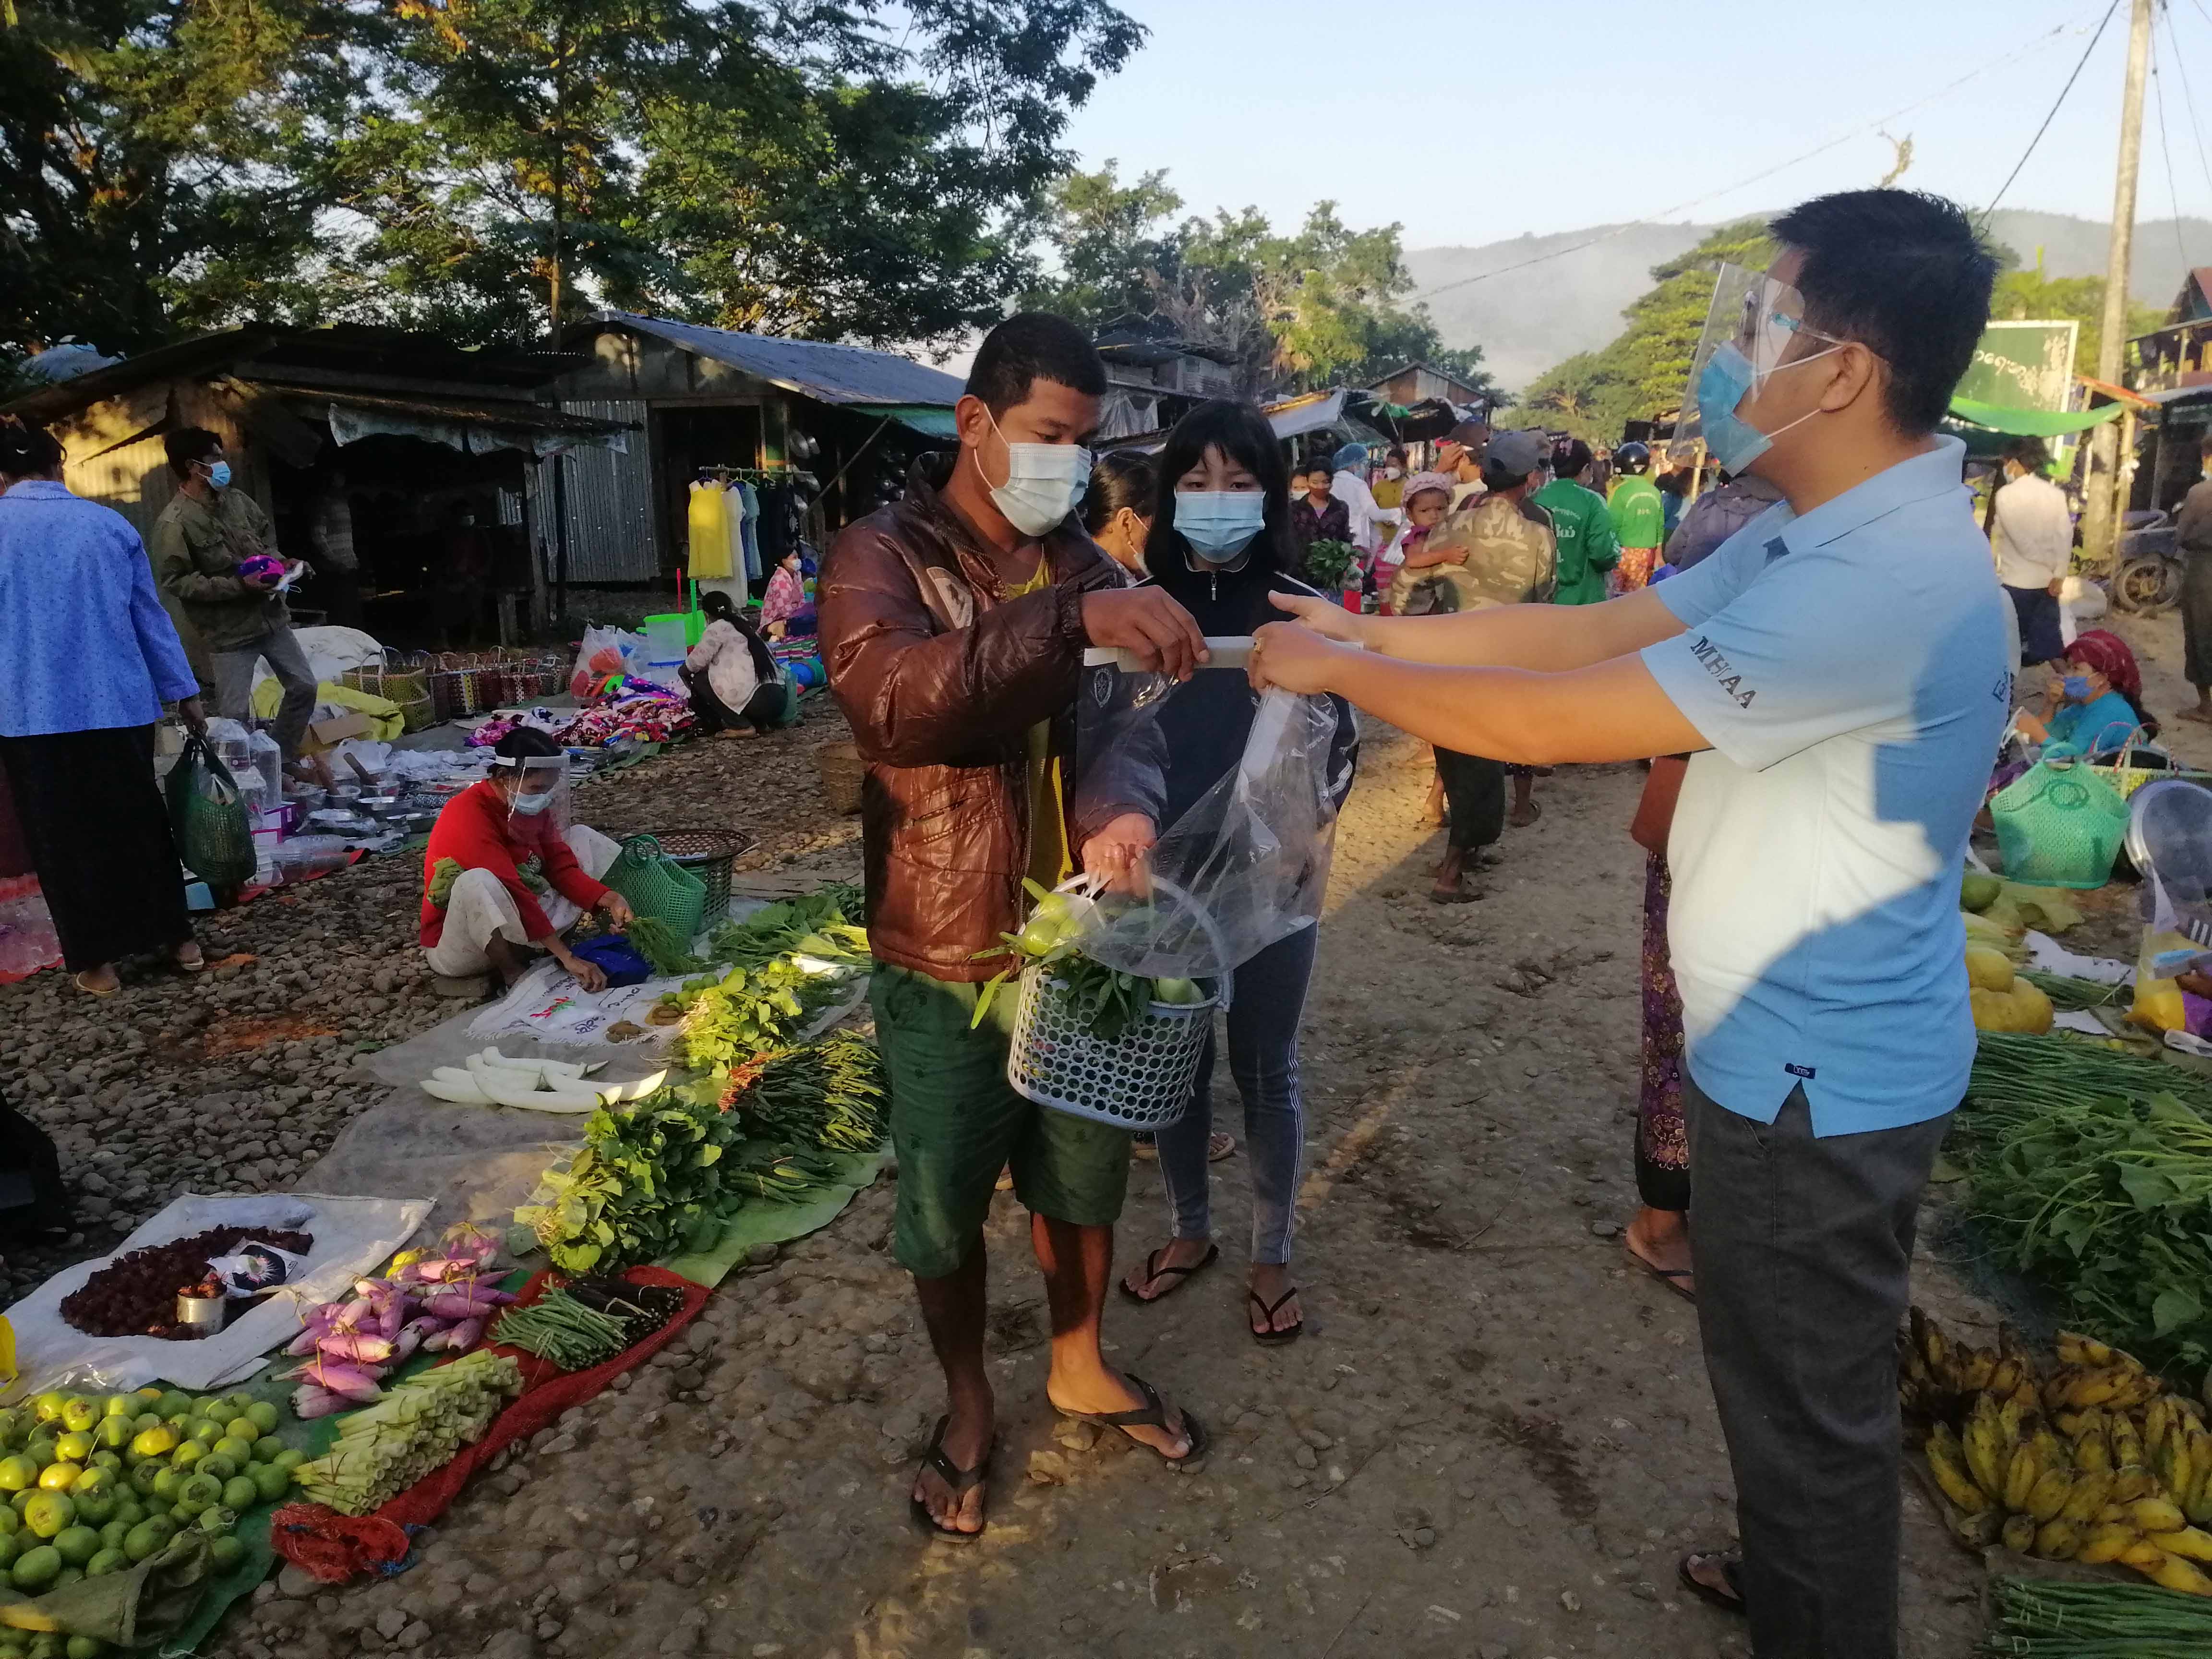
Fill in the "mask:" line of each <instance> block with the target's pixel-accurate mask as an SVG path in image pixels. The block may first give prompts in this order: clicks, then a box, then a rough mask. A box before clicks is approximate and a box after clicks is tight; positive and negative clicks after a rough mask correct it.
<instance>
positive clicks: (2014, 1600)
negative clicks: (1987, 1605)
mask: <svg viewBox="0 0 2212 1659" xmlns="http://www.w3.org/2000/svg"><path fill="white" fill-rule="evenodd" d="M1991 1592H1992V1600H1993V1601H1994V1604H1995V1612H1996V1617H1995V1620H1994V1622H1993V1623H1992V1624H1991V1625H1990V1630H1989V1632H1988V1633H1987V1634H1986V1635H1985V1636H1984V1637H1983V1638H1982V1646H1981V1651H1982V1652H1984V1654H1990V1655H1996V1656H2003V1659H2203V1656H2204V1655H2206V1654H2208V1653H2212V1602H2208V1601H2199V1600H2197V1599H2196V1598H2194V1597H2192V1596H2187V1595H2176V1594H2174V1592H2173V1591H2172V1590H2169V1589H2157V1588H2155V1587H2154V1586H2152V1585H2148V1584H2123V1583H2074V1582H2071V1581H2066V1580H2060V1579H2053V1578H2000V1579H1998V1580H1996V1583H1994V1584H1993V1585H1992V1586H1991Z"/></svg>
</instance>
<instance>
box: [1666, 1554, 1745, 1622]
mask: <svg viewBox="0 0 2212 1659" xmlns="http://www.w3.org/2000/svg"><path fill="white" fill-rule="evenodd" d="M1692 1561H1717V1562H1719V1563H1720V1564H1721V1576H1722V1577H1724V1578H1726V1579H1727V1580H1728V1583H1729V1587H1728V1589H1725V1590H1717V1589H1714V1588H1713V1587H1712V1586H1711V1584H1708V1583H1705V1581H1704V1580H1703V1579H1701V1578H1699V1577H1697V1576H1696V1575H1695V1574H1693V1573H1692V1572H1691V1571H1690V1563H1691V1562H1692ZM1741 1565H1743V1564H1742V1562H1741V1560H1739V1559H1737V1558H1736V1557H1735V1556H1732V1555H1722V1554H1717V1553H1716V1554H1711V1555H1686V1556H1684V1557H1683V1558H1682V1559H1680V1561H1678V1562H1676V1563H1675V1564H1674V1577H1677V1578H1679V1579H1680V1580H1681V1581H1682V1588H1683V1589H1686V1590H1687V1591H1689V1592H1690V1594H1691V1595H1694V1596H1696V1597H1697V1598H1698V1600H1699V1601H1703V1602H1705V1604H1706V1605H1707V1606H1708V1607H1718V1608H1719V1609H1720V1610H1721V1611H1722V1612H1723V1613H1741V1612H1742V1611H1743V1585H1742V1583H1741V1582H1740V1581H1739V1580H1738V1578H1737V1577H1736V1574H1737V1571H1738V1569H1739V1568H1741ZM1730 1592H1733V1594H1731V1593H1730Z"/></svg>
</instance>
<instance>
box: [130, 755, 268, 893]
mask: <svg viewBox="0 0 2212 1659" xmlns="http://www.w3.org/2000/svg"><path fill="white" fill-rule="evenodd" d="M167 789H168V801H169V826H170V828H171V829H173V831H174V832H175V835H176V838H177V856H178V857H179V858H180V859H182V860H184V861H185V865H186V866H188V867H189V868H190V869H191V872H192V873H193V874H194V875H196V876H197V877H198V878H200V879H201V880H202V881H204V882H205V883H207V884H208V885H209V886H210V887H215V888H234V887H243V886H244V885H245V884H246V883H247V882H249V881H251V880H252V878H253V871H254V863H255V860H254V853H253V823H252V818H251V817H250V816H249V815H248V813H247V812H246V797H245V795H244V793H243V792H241V791H240V788H239V787H238V784H237V781H235V780H234V778H232V776H231V775H230V772H229V769H228V768H226V767H225V766H224V765H223V763H222V762H221V761H220V760H218V759H216V753H215V750H214V749H213V748H212V747H211V746H210V744H208V742H207V741H206V739H204V738H201V737H198V736H197V735H194V736H191V737H188V738H185V746H184V750H183V752H182V753H181V754H179V756H178V757H177V763H176V765H175V766H173V768H171V769H170V771H169V777H168V784H167ZM92 827H94V826H88V828H92Z"/></svg>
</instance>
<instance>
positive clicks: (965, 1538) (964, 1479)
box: [906, 1416, 997, 1544]
mask: <svg viewBox="0 0 2212 1659" xmlns="http://www.w3.org/2000/svg"><path fill="white" fill-rule="evenodd" d="M951 1421H952V1419H951V1417H950V1416H945V1417H940V1418H939V1419H937V1429H936V1431H935V1432H934V1433H933V1434H932V1435H931V1436H930V1437H929V1449H928V1450H927V1452H925V1453H923V1454H922V1459H921V1462H922V1466H923V1467H924V1468H927V1469H929V1470H931V1471H933V1473H934V1474H936V1476H937V1478H938V1479H939V1480H942V1481H943V1482H944V1483H945V1487H946V1489H947V1490H948V1491H950V1492H951V1494H952V1496H953V1497H955V1498H957V1497H959V1496H960V1495H961V1494H962V1493H963V1492H971V1491H973V1490H974V1489H975V1487H977V1486H981V1485H982V1484H983V1481H984V1480H985V1478H986V1477H987V1476H988V1474H990V1471H991V1454H990V1453H989V1452H985V1453H984V1454H983V1461H982V1462H980V1463H978V1464H977V1465H976V1466H975V1468H972V1469H958V1468H953V1466H952V1460H951V1458H949V1457H947V1456H946V1455H945V1427H946V1425H949V1424H950V1423H951ZM996 1444H997V1443H996V1442H995V1441H994V1443H993V1446H994V1449H996ZM906 1502H907V1510H908V1513H909V1514H910V1515H912V1516H913V1517H914V1522H915V1525H916V1526H918V1527H920V1528H921V1529H922V1531H924V1532H926V1533H927V1534H929V1535H930V1536H931V1537H933V1538H941V1539H943V1540H944V1541H945V1542H946V1543H948V1544H972V1543H974V1542H975V1541H976V1540H977V1539H979V1538H981V1536H982V1535H983V1534H984V1533H985V1532H987V1531H988V1530H989V1527H990V1523H989V1522H988V1520H986V1521H985V1522H984V1525H983V1526H982V1527H981V1528H978V1529H977V1530H976V1531H975V1532H963V1531H961V1530H960V1528H957V1527H943V1526H939V1524H938V1522H937V1517H936V1516H933V1515H932V1514H931V1513H930V1512H929V1505H928V1504H925V1503H923V1502H922V1501H921V1499H920V1498H908V1499H907V1500H906Z"/></svg>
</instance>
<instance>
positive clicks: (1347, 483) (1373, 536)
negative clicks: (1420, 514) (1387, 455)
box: [1329, 444, 1405, 560]
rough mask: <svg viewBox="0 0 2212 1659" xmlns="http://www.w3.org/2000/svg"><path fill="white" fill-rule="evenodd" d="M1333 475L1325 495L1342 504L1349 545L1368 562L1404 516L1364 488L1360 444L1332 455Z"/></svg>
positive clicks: (1364, 457) (1363, 456) (1364, 459)
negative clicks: (1347, 517) (1348, 521)
mask: <svg viewBox="0 0 2212 1659" xmlns="http://www.w3.org/2000/svg"><path fill="white" fill-rule="evenodd" d="M1331 465H1334V467H1335V469H1336V475H1335V477H1333V478H1332V479H1330V481H1329V493H1330V494H1331V495H1334V496H1335V497H1336V499H1337V500H1339V501H1342V502H1343V503H1344V505H1345V507H1346V512H1347V513H1349V515H1350V517H1351V520H1352V546H1353V547H1355V548H1357V549H1358V552H1359V556H1360V557H1361V558H1362V559H1363V560H1365V559H1371V558H1373V557H1374V556H1375V555H1376V554H1377V553H1379V552H1380V551H1382V550H1383V544H1384V543H1385V542H1386V541H1388V540H1389V537H1390V532H1391V530H1392V529H1393V528H1394V527H1395V526H1397V525H1399V524H1401V523H1402V522H1403V521H1404V517H1405V515H1404V514H1403V513H1400V512H1399V511H1398V509H1397V508H1396V507H1384V506H1383V504H1382V503H1381V502H1379V501H1376V499H1375V492H1374V491H1373V490H1371V489H1369V488H1368V487H1367V449H1366V447H1365V446H1364V444H1346V445H1344V446H1343V447H1341V448H1340V449H1339V450H1338V451H1337V452H1336V455H1335V457H1334V460H1333V461H1332V463H1331Z"/></svg>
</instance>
